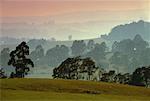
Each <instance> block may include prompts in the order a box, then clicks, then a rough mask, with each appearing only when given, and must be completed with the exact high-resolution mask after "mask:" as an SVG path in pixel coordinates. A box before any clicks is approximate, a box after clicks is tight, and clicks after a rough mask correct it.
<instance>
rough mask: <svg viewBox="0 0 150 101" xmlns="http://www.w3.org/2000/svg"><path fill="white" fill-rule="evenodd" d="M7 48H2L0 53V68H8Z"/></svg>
mask: <svg viewBox="0 0 150 101" xmlns="http://www.w3.org/2000/svg"><path fill="white" fill-rule="evenodd" d="M9 52H10V50H9V48H4V49H3V50H2V51H1V53H0V65H1V67H6V66H8V61H9Z"/></svg>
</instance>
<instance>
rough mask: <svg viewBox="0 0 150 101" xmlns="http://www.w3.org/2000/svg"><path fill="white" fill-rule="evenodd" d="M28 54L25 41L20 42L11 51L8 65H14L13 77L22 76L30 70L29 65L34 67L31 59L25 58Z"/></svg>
mask: <svg viewBox="0 0 150 101" xmlns="http://www.w3.org/2000/svg"><path fill="white" fill-rule="evenodd" d="M28 55H29V46H28V45H27V44H26V42H22V43H21V44H19V45H18V46H17V47H16V49H15V50H13V51H11V53H10V60H9V61H8V65H12V66H13V67H15V71H16V73H15V77H19V78H23V77H24V76H25V74H27V73H28V72H29V71H30V66H32V67H34V64H33V62H32V60H31V59H29V58H27V56H28Z"/></svg>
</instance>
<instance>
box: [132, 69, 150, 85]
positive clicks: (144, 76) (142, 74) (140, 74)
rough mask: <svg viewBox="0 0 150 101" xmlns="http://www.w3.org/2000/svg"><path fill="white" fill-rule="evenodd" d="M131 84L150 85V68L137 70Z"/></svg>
mask: <svg viewBox="0 0 150 101" xmlns="http://www.w3.org/2000/svg"><path fill="white" fill-rule="evenodd" d="M131 84H132V85H136V86H148V85H150V66H149V67H142V68H137V69H136V70H135V71H134V72H133V74H132V79H131Z"/></svg>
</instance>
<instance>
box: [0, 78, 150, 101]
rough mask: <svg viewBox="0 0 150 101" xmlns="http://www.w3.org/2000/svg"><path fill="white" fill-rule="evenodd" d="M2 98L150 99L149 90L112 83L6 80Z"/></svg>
mask: <svg viewBox="0 0 150 101" xmlns="http://www.w3.org/2000/svg"><path fill="white" fill-rule="evenodd" d="M0 82H1V90H2V91H1V101H85V100H86V101H100V100H101V101H110V100H111V101H150V89H146V88H143V87H134V86H128V85H120V84H113V83H103V82H91V81H76V80H50V79H3V80H1V81H0Z"/></svg>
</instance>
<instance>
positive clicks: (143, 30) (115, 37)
mask: <svg viewBox="0 0 150 101" xmlns="http://www.w3.org/2000/svg"><path fill="white" fill-rule="evenodd" d="M137 34H139V35H141V36H142V38H143V39H144V40H147V41H149V40H150V22H146V21H143V20H139V21H138V22H132V23H129V24H124V25H118V26H116V27H114V28H112V30H111V32H110V33H108V35H102V36H101V37H102V38H104V39H107V40H111V41H120V40H123V39H129V38H130V39H133V38H134V37H135V35H137Z"/></svg>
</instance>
